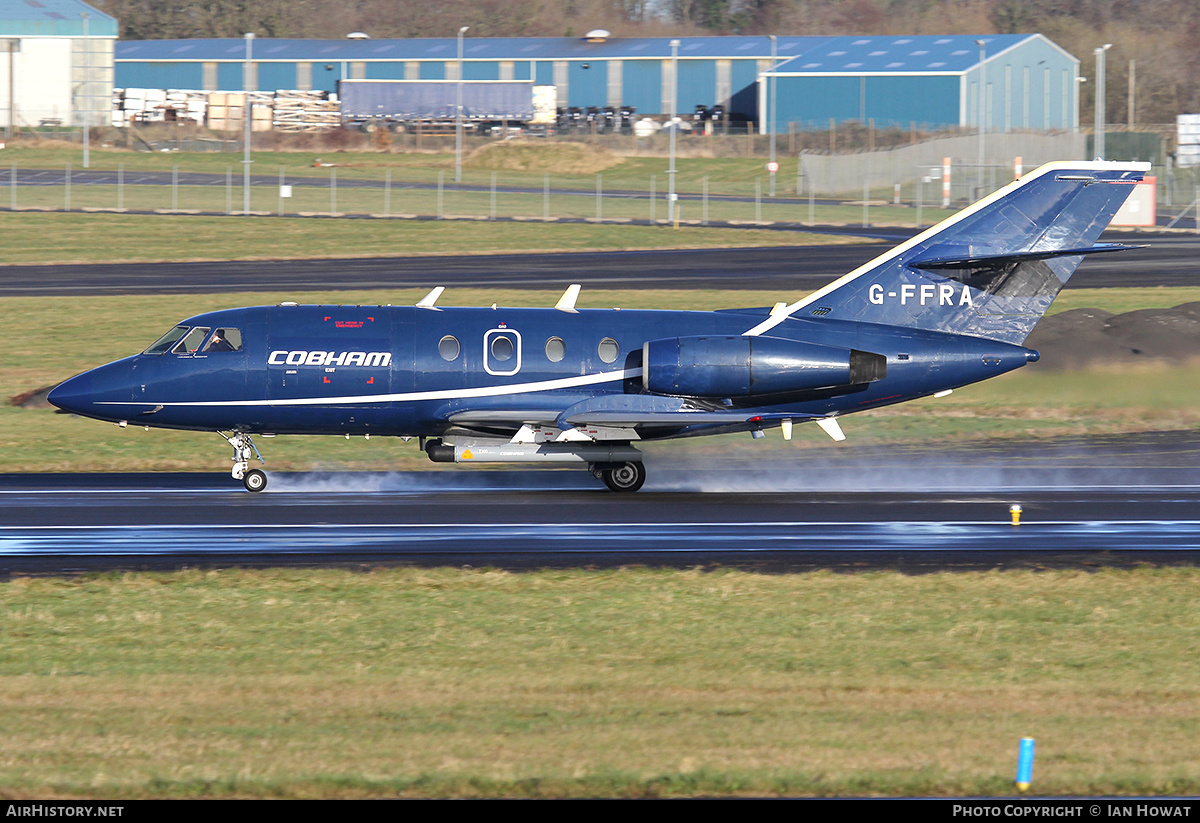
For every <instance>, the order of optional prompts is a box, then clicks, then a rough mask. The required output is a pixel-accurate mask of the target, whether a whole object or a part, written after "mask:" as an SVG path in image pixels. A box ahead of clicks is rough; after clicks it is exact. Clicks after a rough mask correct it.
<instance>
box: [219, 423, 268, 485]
mask: <svg viewBox="0 0 1200 823" xmlns="http://www.w3.org/2000/svg"><path fill="white" fill-rule="evenodd" d="M217 434H219V435H221V436H222V437H224V438H225V440H226V442H228V443H229V445H231V446H233V471H231V472H230V473H229V474H230V476H232V477H233V479H234V480H241V481H242V485H243V486H245V487H246V491H248V492H260V491H262V490H263V489H265V488H266V487H267V474H266V472H264V471H261V470H259V469H251V468H250V458H251V457H254V458H256V459H257V460H258V462H259V463H262V464H263V465H266V461H265V460H263V459H262V455H261V454H259V453H258V448H257V447H256V446H255V445H254V441H253V440H251V439H250V435H248V434H246V433H245V432H234V433H233V435H232V436H228V435H226V434H224V433H223V432H217Z"/></svg>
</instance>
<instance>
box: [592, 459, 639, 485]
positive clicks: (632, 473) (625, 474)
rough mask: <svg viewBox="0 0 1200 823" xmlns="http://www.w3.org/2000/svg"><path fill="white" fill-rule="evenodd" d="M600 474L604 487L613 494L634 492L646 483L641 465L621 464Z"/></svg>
mask: <svg viewBox="0 0 1200 823" xmlns="http://www.w3.org/2000/svg"><path fill="white" fill-rule="evenodd" d="M601 474H602V475H603V478H604V485H606V486H608V488H609V489H611V490H612V491H615V492H635V491H637V490H638V489H640V488H641V487H642V484H643V483H645V482H646V467H645V466H644V465H642V464H641V463H633V462H630V463H622V464H621V465H619V466H617V467H616V468H613V469H604V470H603V471H602V472H601Z"/></svg>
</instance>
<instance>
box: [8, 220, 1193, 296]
mask: <svg viewBox="0 0 1200 823" xmlns="http://www.w3.org/2000/svg"><path fill="white" fill-rule="evenodd" d="M841 230H842V231H846V230H845V229H844V228H843V229H841ZM875 231H878V230H875ZM911 234H912V232H911V231H910V232H907V233H905V232H904V230H900V229H897V230H895V236H894V237H893V238H892V243H891V244H850V245H842V246H804V245H797V246H795V247H780V248H749V249H687V250H665V251H625V252H588V253H576V254H497V255H467V256H445V257H436V256H435V257H387V258H348V259H342V260H278V261H273V260H266V261H261V260H259V261H230V262H211V263H136V264H124V263H122V264H100V265H86V266H85V265H80V266H0V295H33V294H41V295H47V294H62V295H88V294H139V293H158V294H172V293H212V292H234V291H238V292H264V293H269V294H271V295H272V299H275V298H276V297H278V298H279V299H286V296H287V294H288V293H289V292H295V291H310V290H328V289H331V288H332V289H346V290H365V289H400V288H432V287H433V286H446V287H448V288H464V287H482V288H487V287H496V288H518V289H522V288H523V289H561V288H565V287H566V286H568V285H570V284H571V283H581V284H583V286H584V287H585V288H598V289H599V288H603V289H625V290H637V289H660V288H672V289H766V290H773V291H778V292H779V293H780V295H784V296H786V295H787V294H790V293H794V292H801V291H812V290H814V289H818V288H820V287H821V286H824V285H826V284H827V283H829V282H831V281H832V280H835V279H836V278H838V277H841V276H842V275H843V274H845V273H847V272H849V271H851V270H853V269H854V268H856V267H858V266H860V265H861V264H863V263H865V262H867V261H868V260H870V259H871V258H873V257H875V256H876V255H878V254H881V253H882V252H884V251H886V249H887V248H888V247H889V245H892V244H894V243H899V242H901V241H902V240H903V239H904V238H905V237H906V236H909V235H911ZM802 238H803V235H797V241H798V243H801V244H802V243H803V239H802ZM1103 241H1104V242H1124V243H1139V244H1140V243H1145V244H1147V248H1144V249H1135V250H1132V251H1126V252H1120V253H1117V254H1103V255H1093V256H1092V257H1091V258H1089V259H1087V260H1085V261H1084V263H1083V264H1082V265H1081V266H1080V268H1079V271H1078V272H1077V273H1076V274H1075V276H1074V277H1073V278H1072V279H1071V282H1070V287H1071V288H1115V287H1122V288H1125V287H1139V286H1141V287H1154V286H1196V285H1200V236H1196V235H1186V234H1129V233H1110V234H1107V235H1105V237H1104V238H1103ZM781 299H783V298H781ZM442 302H443V303H445V304H446V305H454V303H453V295H452V294H448V295H447V296H446V298H445V299H443V301H442Z"/></svg>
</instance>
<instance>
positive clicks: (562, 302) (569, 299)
mask: <svg viewBox="0 0 1200 823" xmlns="http://www.w3.org/2000/svg"><path fill="white" fill-rule="evenodd" d="M578 299H579V284H578V283H572V284H571V285H569V286H567V290H566V291H565V292H563V295H562V297H560V298H558V302H557V303H555V304H554V308H556V309H558V310H559V311H569V312H571V314H578V311H577V310H576V309H575V301H576V300H578Z"/></svg>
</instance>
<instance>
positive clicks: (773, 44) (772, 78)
mask: <svg viewBox="0 0 1200 823" xmlns="http://www.w3.org/2000/svg"><path fill="white" fill-rule="evenodd" d="M767 37H769V38H771V73H770V74H768V75H767V82H768V83H769V84H770V86H771V93H770V95H768V97H769V100H770V103H769V105H770V106H771V115H770V117H768V118H767V123H768V127H769V128H770V129H771V165H770V166H769V167H768V168H769V169H770V170H769V172H768V174H769V175H770V180H771V187H770V192H769V194H770V195H771V197H774V196H775V85H776V80H775V60H776V54H777V53H778V52H777V50H776V42H775V35H773V34H768V35H767Z"/></svg>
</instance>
